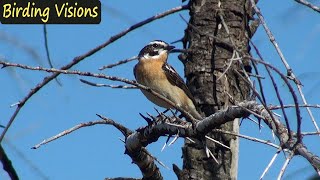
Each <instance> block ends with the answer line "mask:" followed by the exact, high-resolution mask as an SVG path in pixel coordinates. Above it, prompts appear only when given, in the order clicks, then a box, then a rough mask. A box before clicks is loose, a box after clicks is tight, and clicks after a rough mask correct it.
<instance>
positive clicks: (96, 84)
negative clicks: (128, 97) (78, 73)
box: [80, 79, 138, 89]
mask: <svg viewBox="0 0 320 180" xmlns="http://www.w3.org/2000/svg"><path fill="white" fill-rule="evenodd" d="M80 81H81V82H83V83H85V84H88V85H90V86H95V87H109V88H118V89H119V88H121V89H138V88H137V86H126V85H110V84H98V83H93V82H90V81H87V80H84V79H80Z"/></svg>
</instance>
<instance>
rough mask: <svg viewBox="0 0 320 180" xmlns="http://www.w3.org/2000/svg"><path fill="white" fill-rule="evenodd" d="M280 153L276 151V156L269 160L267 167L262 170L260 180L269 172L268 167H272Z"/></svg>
mask: <svg viewBox="0 0 320 180" xmlns="http://www.w3.org/2000/svg"><path fill="white" fill-rule="evenodd" d="M280 152H281V150H278V151H277V152H276V154H274V155H273V157H272V158H271V161H270V162H269V164H268V166H267V167H266V169H264V171H263V173H262V175H261V176H260V180H262V179H263V177H264V176H265V175H266V174H267V172H268V171H269V169H270V167H271V166H272V164H273V162H274V160H276V158H277V156H278V155H279V153H280Z"/></svg>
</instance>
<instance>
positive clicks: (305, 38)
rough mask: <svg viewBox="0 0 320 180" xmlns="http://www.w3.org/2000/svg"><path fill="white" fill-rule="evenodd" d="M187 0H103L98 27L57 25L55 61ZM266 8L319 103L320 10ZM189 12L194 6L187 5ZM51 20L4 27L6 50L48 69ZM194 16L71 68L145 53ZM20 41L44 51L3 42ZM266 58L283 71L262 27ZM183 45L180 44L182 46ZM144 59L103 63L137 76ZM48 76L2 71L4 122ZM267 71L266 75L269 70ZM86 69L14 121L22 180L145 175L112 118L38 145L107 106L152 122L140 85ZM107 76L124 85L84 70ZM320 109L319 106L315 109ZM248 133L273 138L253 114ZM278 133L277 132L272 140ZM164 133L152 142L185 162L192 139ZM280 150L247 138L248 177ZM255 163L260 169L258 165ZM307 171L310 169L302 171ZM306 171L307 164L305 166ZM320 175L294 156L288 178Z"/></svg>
mask: <svg viewBox="0 0 320 180" xmlns="http://www.w3.org/2000/svg"><path fill="white" fill-rule="evenodd" d="M180 4H181V1H176V0H175V1H172V0H170V1H169V0H166V1H152V2H151V1H146V0H144V1H139V2H136V1H129V2H128V1H123V0H118V1H112V2H109V1H108V2H103V14H102V21H101V23H100V24H99V25H48V26H47V28H48V41H49V48H50V53H51V58H52V60H53V64H54V67H61V66H63V65H65V64H67V63H69V62H70V61H71V60H72V59H73V58H74V57H76V56H79V55H82V54H84V53H85V52H87V51H88V50H90V49H92V48H94V47H96V46H97V45H99V44H101V43H103V42H105V41H106V40H107V39H108V38H110V36H112V35H114V34H116V33H118V32H119V31H122V30H124V29H126V28H127V27H129V26H130V25H132V24H134V23H136V22H139V21H140V20H143V19H145V18H146V17H149V16H152V15H154V14H157V13H159V12H163V11H165V10H167V9H171V8H173V7H176V6H179V5H180ZM258 5H259V7H260V9H261V11H262V13H263V15H264V17H265V19H266V21H267V24H268V26H269V27H270V28H271V31H272V32H273V33H274V35H275V37H276V40H277V41H278V43H279V45H280V48H281V50H282V51H283V53H284V55H285V57H286V59H287V60H288V62H289V64H290V65H291V67H292V68H293V70H294V72H295V73H296V75H297V76H298V77H301V78H300V80H301V81H302V83H303V84H304V92H305V95H306V97H307V100H308V102H310V103H313V104H314V103H319V94H317V92H316V91H315V90H314V89H317V87H319V82H320V81H319V70H318V67H319V65H320V63H319V59H318V48H319V45H320V44H319V42H320V41H319V40H320V39H319V38H320V36H319V30H320V24H319V23H318V22H320V16H319V14H318V13H316V12H314V11H311V10H309V9H307V8H306V7H303V6H299V5H297V4H296V3H295V2H294V1H293V0H282V1H275V0H272V1H260V2H259V4H258ZM180 14H182V15H183V16H184V17H188V12H181V13H180ZM42 29H43V26H42V25H2V24H1V25H0V33H1V34H0V35H2V36H0V57H4V58H5V59H8V60H10V61H12V62H17V63H22V64H27V65H31V66H39V65H40V66H44V67H48V63H47V62H46V60H45V59H46V58H45V57H46V55H45V48H44V38H43V31H42ZM184 29H185V23H184V22H183V21H182V20H181V18H180V17H179V13H177V14H174V15H171V16H169V17H166V18H164V19H161V20H158V21H155V22H153V23H151V24H148V25H146V26H144V27H142V28H140V29H138V30H135V31H133V32H131V33H129V34H128V35H127V36H125V37H123V38H121V39H120V40H118V41H116V42H115V43H113V44H112V45H110V46H108V47H107V48H104V49H103V50H101V51H99V52H98V53H96V54H94V55H93V56H91V57H89V58H87V59H86V60H85V61H83V62H81V63H79V64H78V65H76V66H74V67H73V68H72V69H74V70H75V69H77V70H81V71H91V72H99V70H98V68H99V67H101V66H103V65H106V64H110V63H113V62H116V61H118V60H122V59H125V58H129V57H132V56H134V55H137V54H138V52H139V51H140V49H141V48H142V47H143V46H144V45H145V44H147V43H148V42H149V41H151V40H154V39H162V40H165V41H167V42H173V41H175V40H178V39H180V38H181V37H182V36H183V33H184ZM4 34H5V35H6V36H9V37H11V38H14V39H17V40H18V41H19V42H20V45H21V43H22V44H23V45H27V46H28V47H31V48H32V49H34V50H36V52H37V53H38V55H39V58H38V59H36V58H34V57H33V56H31V55H30V53H27V52H26V51H24V50H22V49H21V48H19V46H17V45H13V44H10V43H8V41H5V40H3V38H1V37H3V35H4ZM253 40H254V43H255V44H256V45H257V46H258V48H259V50H260V51H261V53H262V55H263V57H264V59H265V60H266V61H268V62H270V63H272V64H274V65H275V66H276V67H277V68H279V69H281V70H282V71H283V70H285V69H284V67H283V65H282V64H281V63H280V59H279V57H278V56H277V54H276V51H275V50H274V48H273V47H272V45H271V44H270V42H269V40H268V38H267V36H266V34H265V33H264V31H263V29H262V27H260V28H259V30H258V32H257V33H256V34H255V36H254V39H253ZM176 46H178V47H181V45H180V44H176ZM176 56H177V54H172V55H171V56H170V61H169V63H170V64H172V65H173V66H174V67H175V68H176V69H177V70H178V72H179V73H180V74H181V75H182V74H183V66H182V64H181V63H180V62H179V60H178V59H177V57H176ZM135 63H136V62H131V63H128V64H125V65H122V66H119V67H117V68H114V69H108V70H105V71H103V72H104V73H106V74H108V75H115V76H120V77H125V78H128V79H133V78H134V77H133V73H132V68H133V66H134V65H135ZM46 75H48V74H47V73H43V72H34V71H33V72H31V71H26V70H20V69H14V68H5V69H2V70H1V71H0V82H2V88H1V92H2V93H0V98H1V102H0V109H1V111H0V115H1V120H0V123H1V124H6V122H7V121H8V120H9V118H10V116H11V115H12V113H13V112H14V110H15V108H10V105H11V104H13V103H15V102H17V101H19V100H21V99H22V98H23V97H24V96H25V95H26V94H27V93H28V92H29V90H30V89H31V88H33V87H34V86H35V85H36V84H37V83H39V82H40V81H42V79H43V77H45V76H46ZM262 75H264V76H266V77H267V75H266V73H265V72H263V71H262ZM79 78H80V77H78V76H70V75H61V76H59V80H60V81H61V83H62V84H63V86H58V85H57V83H56V82H55V81H52V82H51V83H49V84H48V85H47V86H46V87H44V88H43V89H41V90H40V91H39V92H38V93H37V94H36V95H35V96H33V97H32V98H31V99H30V101H29V102H28V103H27V104H26V105H25V106H24V108H23V109H22V110H21V112H20V114H19V115H18V117H17V118H16V121H15V122H14V123H13V125H12V127H11V128H10V129H9V132H8V133H7V136H6V138H5V140H4V142H3V146H4V148H5V149H6V151H7V153H8V156H9V157H10V158H11V160H12V163H13V165H14V166H15V168H16V170H17V172H18V174H19V175H20V177H21V179H44V176H45V177H48V178H49V179H103V178H105V177H118V176H122V177H141V173H140V171H139V170H138V168H137V167H136V166H135V165H133V164H131V159H130V158H129V157H128V156H126V155H125V154H124V144H123V143H122V142H121V141H120V140H119V138H123V137H122V134H121V133H120V132H118V131H117V130H115V129H114V128H113V127H111V126H105V125H97V126H94V127H88V128H85V129H81V130H78V131H76V132H74V133H72V134H70V135H68V136H65V137H63V138H61V139H59V140H56V141H54V142H52V143H50V144H48V145H45V146H43V147H41V148H40V149H37V150H32V149H30V148H31V147H32V146H34V145H35V144H37V143H39V142H41V141H42V140H43V139H45V138H48V137H51V136H53V135H55V134H57V133H59V132H61V131H63V130H65V129H68V128H70V127H72V126H74V125H76V124H79V123H81V122H88V121H93V120H98V117H97V116H96V115H95V114H96V113H99V114H102V115H104V116H107V117H109V118H112V119H113V120H115V121H117V122H119V123H121V124H124V125H126V126H127V127H128V128H131V129H133V130H134V129H137V128H138V127H141V126H145V125H146V122H145V121H144V120H142V118H141V117H140V116H139V112H141V113H146V112H149V113H153V114H155V113H156V112H155V111H154V109H153V107H155V105H153V104H152V103H150V102H149V101H148V100H147V99H146V98H145V97H144V96H143V95H142V93H141V92H140V91H138V90H123V89H120V90H119V89H107V88H97V87H91V86H88V85H85V84H83V83H81V82H80V81H79ZM84 79H87V80H92V81H95V82H99V83H106V84H116V83H115V82H107V81H104V80H96V79H90V78H84ZM264 87H265V88H266V92H267V99H268V102H269V103H273V104H277V103H278V102H277V100H276V99H275V95H274V91H273V88H272V86H271V84H270V82H269V80H268V78H267V79H266V80H264ZM279 88H280V90H281V91H282V95H283V97H284V100H285V102H286V103H292V98H291V97H290V95H288V93H287V91H286V90H287V89H286V88H285V87H284V86H283V82H281V81H279ZM313 112H314V114H315V117H316V118H317V117H319V112H318V111H313ZM288 113H289V117H291V118H290V122H291V123H292V125H293V126H295V124H296V123H295V118H294V117H295V116H294V111H288ZM302 121H303V129H304V130H305V131H314V127H313V126H312V124H311V121H310V119H309V118H308V116H306V113H305V111H304V110H303V118H302ZM241 134H245V135H250V136H254V137H258V138H261V139H266V140H272V135H271V132H270V130H269V129H268V128H263V129H262V131H261V133H260V132H259V130H258V128H257V126H256V125H255V124H253V123H252V122H250V121H247V120H245V121H244V122H243V124H242V126H241ZM272 141H273V140H272ZM304 141H305V143H306V144H307V146H308V147H309V148H310V150H311V151H312V152H315V153H316V154H320V150H319V148H318V147H319V146H318V142H319V137H306V138H304ZM164 142H165V139H164V138H160V139H159V140H158V141H157V142H156V143H153V144H152V145H150V146H148V150H149V151H150V152H151V153H152V154H153V155H154V156H156V157H157V158H158V159H160V160H161V161H162V162H163V163H164V164H166V165H167V166H168V167H169V168H170V169H172V164H173V163H175V164H177V165H178V166H179V167H181V166H182V159H181V146H182V144H183V140H182V139H180V140H179V141H178V142H177V143H175V144H174V145H173V146H170V147H169V148H167V149H165V150H164V151H163V152H161V147H162V145H163V144H164ZM275 152H276V149H273V148H271V147H267V146H265V145H262V144H258V143H253V142H249V141H247V140H241V144H240V162H239V179H257V178H258V177H260V175H261V174H262V172H263V170H264V168H265V167H266V166H267V164H268V163H269V161H270V159H271V157H272V156H273V155H274V153H275ZM283 162H284V156H283V153H281V154H280V155H279V158H278V159H277V160H276V162H275V164H274V165H273V166H272V168H271V170H270V171H269V172H268V174H267V176H266V179H274V177H276V176H277V175H278V173H279V169H280V168H281V166H282V164H283ZM159 167H160V169H161V172H162V173H163V176H164V177H165V179H175V175H174V173H173V171H172V170H167V169H165V168H162V167H161V166H159ZM252 167H254V169H253V168H252ZM301 169H302V170H301ZM299 170H300V171H299ZM313 173H314V170H313V169H312V167H311V166H310V165H309V164H308V162H307V161H306V160H305V159H303V158H301V157H295V158H294V159H293V161H291V163H290V164H289V167H288V171H287V172H286V173H285V176H284V177H287V178H288V179H290V177H291V178H292V175H293V176H294V177H296V178H297V177H300V178H302V177H308V176H310V175H311V174H313ZM0 179H8V176H7V175H6V172H4V171H0Z"/></svg>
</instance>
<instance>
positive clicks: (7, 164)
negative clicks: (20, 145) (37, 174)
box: [0, 144, 19, 180]
mask: <svg viewBox="0 0 320 180" xmlns="http://www.w3.org/2000/svg"><path fill="white" fill-rule="evenodd" d="M0 161H1V163H2V166H3V169H4V170H5V171H6V172H7V173H8V175H9V177H10V178H11V179H12V180H18V179H19V176H18V174H17V172H16V170H15V168H14V166H13V165H12V163H11V160H10V159H9V157H8V156H7V154H6V152H5V151H4V149H3V147H2V145H1V144H0Z"/></svg>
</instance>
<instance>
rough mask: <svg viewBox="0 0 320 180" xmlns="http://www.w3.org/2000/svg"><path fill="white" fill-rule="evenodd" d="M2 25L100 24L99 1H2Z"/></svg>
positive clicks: (0, 2)
mask: <svg viewBox="0 0 320 180" xmlns="http://www.w3.org/2000/svg"><path fill="white" fill-rule="evenodd" d="M0 13H1V15H0V22H1V23H2V24H99V23H100V22H101V3H100V1H99V0H0Z"/></svg>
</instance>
